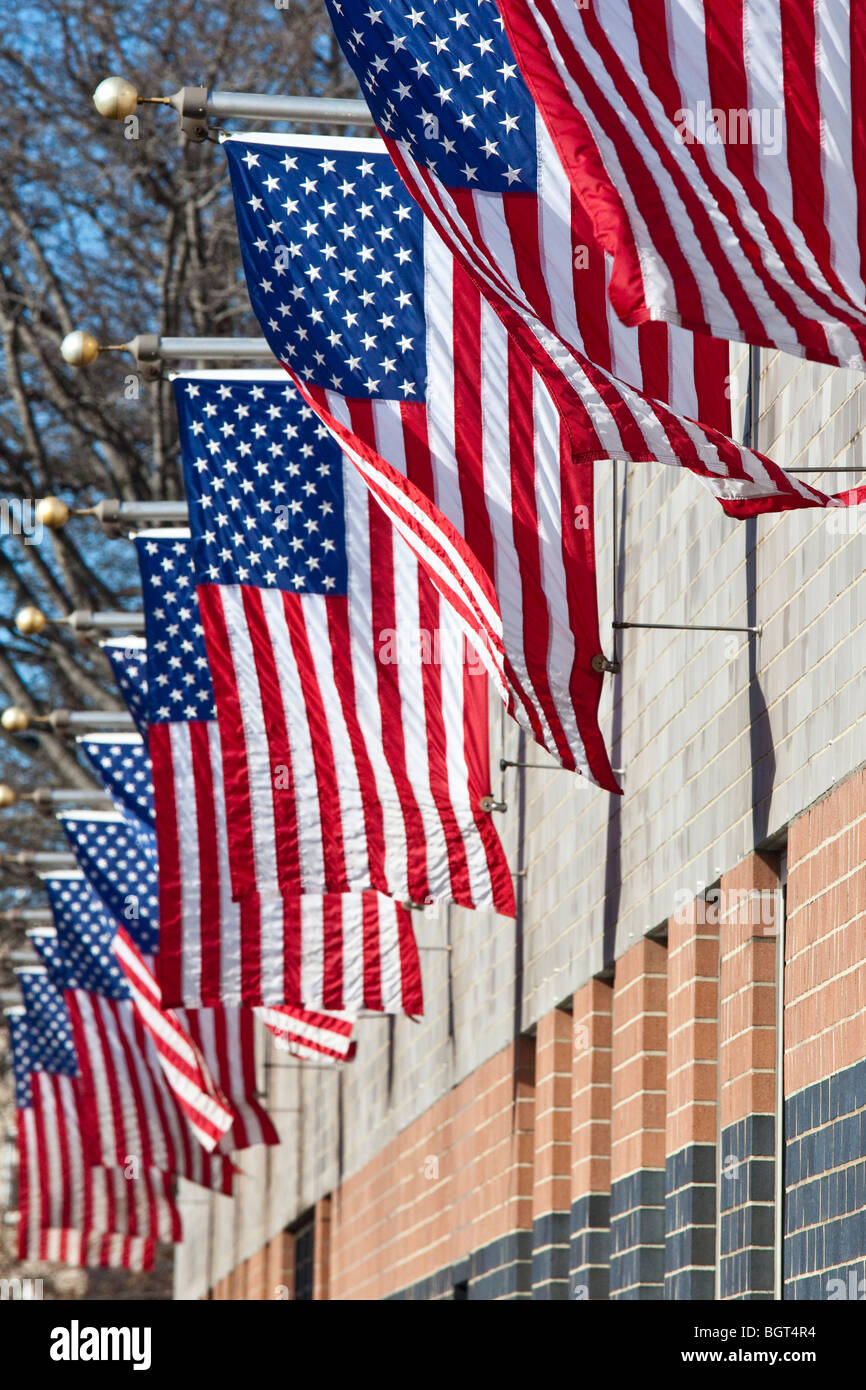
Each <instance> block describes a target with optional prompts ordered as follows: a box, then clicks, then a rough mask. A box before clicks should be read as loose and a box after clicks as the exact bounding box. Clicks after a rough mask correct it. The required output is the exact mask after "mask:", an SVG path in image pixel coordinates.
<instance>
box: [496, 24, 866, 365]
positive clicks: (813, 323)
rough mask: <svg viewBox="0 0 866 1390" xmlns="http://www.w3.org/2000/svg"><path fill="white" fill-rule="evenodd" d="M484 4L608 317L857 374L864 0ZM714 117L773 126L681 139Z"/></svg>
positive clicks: (861, 299)
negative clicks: (585, 220)
mask: <svg viewBox="0 0 866 1390" xmlns="http://www.w3.org/2000/svg"><path fill="white" fill-rule="evenodd" d="M498 3H499V9H500V12H501V14H502V17H503V19H504V21H505V24H506V28H507V30H508V33H509V37H510V39H511V42H512V45H513V47H514V51H515V55H516V57H517V60H518V63H519V64H520V68H521V71H522V73H523V76H524V78H525V80H526V81H527V83H528V84H529V86H530V88H531V90H532V92H533V95H534V97H535V100H536V102H537V103H538V106H539V108H540V110H541V112H542V114H543V116H544V119H545V121H546V123H547V125H548V127H549V129H550V132H551V137H552V139H553V141H554V142H555V144H556V147H557V149H558V151H559V154H560V156H561V159H562V162H563V164H564V166H565V168H566V170H567V172H568V175H569V178H570V181H571V184H572V187H573V188H574V190H575V192H576V193H577V196H578V197H579V198H580V199H581V200H582V201H583V203H584V205H585V206H586V208H587V210H588V212H589V213H590V215H591V216H592V218H593V222H594V225H595V227H596V231H597V234H598V236H599V239H600V240H601V241H602V242H603V244H604V245H605V247H606V248H607V250H608V251H609V252H610V253H611V254H612V255H613V257H614V262H615V263H614V273H613V278H612V281H611V302H612V303H613V305H614V306H615V308H616V311H617V313H618V314H619V315H620V316H621V317H622V318H623V319H624V320H625V321H626V322H630V323H637V322H640V321H641V320H644V319H650V318H651V319H664V320H667V321H668V322H671V323H681V324H683V325H684V326H686V327H687V328H691V329H695V330H697V331H700V332H709V333H716V334H718V335H719V336H720V337H724V338H731V339H735V340H739V341H744V342H750V343H758V344H765V345H767V346H771V347H777V348H782V349H783V350H785V351H786V352H792V353H796V354H799V355H802V356H806V357H811V358H813V359H815V360H817V361H821V362H830V363H834V364H837V365H840V366H847V367H855V368H858V369H859V370H861V371H862V370H863V369H864V367H866V290H864V279H866V274H864V261H866V214H864V197H866V195H864V193H863V191H862V190H863V187H864V183H866V135H864V121H863V103H864V101H866V95H864V79H866V42H864V32H866V4H864V3H863V0H814V2H813V3H804V0H674V3H670V4H667V5H664V6H654V5H650V4H646V3H645V0H592V4H591V5H586V6H584V5H581V6H578V5H576V4H575V3H574V0H498ZM713 109H715V110H717V111H721V112H723V113H724V116H725V120H726V122H727V121H728V119H729V115H728V113H730V112H735V113H736V112H740V111H750V110H751V111H756V112H757V113H759V115H760V113H766V115H765V116H764V117H763V119H764V120H766V121H767V122H768V123H769V122H771V121H776V122H778V125H777V128H776V130H775V131H774V129H773V127H772V126H770V125H769V124H768V126H767V127H766V128H765V138H764V139H763V140H762V139H756V138H755V136H754V134H753V135H752V138H751V140H742V139H739V138H736V139H733V140H732V139H730V138H728V137H729V134H730V131H729V130H728V128H727V127H726V128H725V131H724V134H725V138H724V139H722V140H718V141H714V142H712V143H711V142H709V141H707V140H705V139H704V138H698V139H695V140H692V141H690V140H688V139H687V140H683V139H682V138H681V135H682V133H683V132H684V131H685V130H686V126H685V123H684V113H686V112H688V113H690V115H691V119H692V122H693V126H697V127H698V128H699V134H700V135H701V137H703V135H704V130H705V121H704V119H703V117H704V115H705V113H708V112H709V111H711V110H713ZM736 130H737V135H740V134H741V132H740V130H739V127H736ZM777 134H778V147H776V145H777V140H776V135H777Z"/></svg>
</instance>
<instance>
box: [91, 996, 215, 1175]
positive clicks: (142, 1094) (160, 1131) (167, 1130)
mask: <svg viewBox="0 0 866 1390" xmlns="http://www.w3.org/2000/svg"><path fill="white" fill-rule="evenodd" d="M64 999H65V1001H66V1006H67V1009H68V1010H69V1016H70V1019H71V1021H72V1027H73V1035H74V1040H75V1049H76V1055H77V1057H78V1065H79V1069H80V1076H79V1078H78V1079H77V1080H76V1083H75V1084H76V1088H77V1090H78V1094H79V1099H80V1102H81V1107H82V1115H83V1116H85V1117H86V1123H83V1125H82V1129H83V1133H84V1135H85V1141H86V1143H87V1145H88V1147H89V1149H90V1153H91V1161H92V1162H93V1163H95V1164H106V1165H110V1166H117V1165H119V1166H120V1167H124V1166H125V1165H126V1164H127V1163H128V1162H129V1160H130V1158H132V1159H134V1160H136V1163H137V1166H138V1169H139V1171H142V1170H143V1169H145V1168H155V1169H159V1170H161V1171H162V1172H166V1173H175V1174H177V1176H178V1177H183V1178H187V1179H188V1180H189V1181H190V1182H194V1183H198V1184H199V1185H200V1186H202V1187H208V1188H212V1189H214V1190H215V1191H218V1192H225V1193H231V1190H232V1174H233V1167H232V1164H231V1162H230V1161H229V1160H228V1159H227V1158H226V1157H224V1156H223V1155H222V1154H213V1153H208V1152H207V1151H206V1150H205V1149H204V1148H203V1146H202V1145H201V1143H200V1142H199V1140H198V1138H197V1136H196V1135H195V1133H194V1132H193V1129H192V1126H191V1125H190V1123H189V1120H188V1118H187V1116H186V1114H185V1112H184V1110H183V1109H182V1108H181V1105H180V1102H179V1100H178V1098H177V1096H176V1094H175V1092H174V1090H173V1089H172V1088H171V1086H169V1084H168V1081H167V1079H166V1077H165V1073H164V1072H163V1069H162V1065H161V1063H160V1059H159V1054H158V1052H157V1049H156V1044H155V1042H154V1040H153V1037H152V1036H151V1034H150V1033H149V1032H148V1030H147V1029H146V1028H145V1026H144V1024H143V1022H142V1020H141V1018H140V1017H139V1015H138V1013H137V1010H136V1008H135V1005H134V1004H133V1003H132V1001H131V1000H126V999H121V1000H113V999H105V998H102V997H101V996H99V995H95V994H88V993H86V992H85V991H84V990H67V991H66V992H65V994H64Z"/></svg>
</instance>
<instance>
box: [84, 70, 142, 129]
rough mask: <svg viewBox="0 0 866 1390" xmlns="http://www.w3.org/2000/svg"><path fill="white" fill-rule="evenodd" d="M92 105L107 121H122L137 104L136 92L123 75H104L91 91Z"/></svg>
mask: <svg viewBox="0 0 866 1390" xmlns="http://www.w3.org/2000/svg"><path fill="white" fill-rule="evenodd" d="M93 105H94V106H95V107H96V109H97V111H98V112H99V114H100V116H105V117H107V119H108V120H109V121H122V120H124V119H125V117H127V116H131V115H132V113H133V111H134V110H135V108H136V106H137V105H138V92H137V91H136V90H135V88H134V87H133V85H132V83H131V82H127V80H126V78H125V77H106V78H105V80H104V81H103V82H100V84H99V86H98V87H97V89H96V91H95V92H94V93H93Z"/></svg>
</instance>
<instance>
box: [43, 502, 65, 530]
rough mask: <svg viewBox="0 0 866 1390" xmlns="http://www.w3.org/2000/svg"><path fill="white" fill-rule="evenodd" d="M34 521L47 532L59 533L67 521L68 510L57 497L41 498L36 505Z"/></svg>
mask: <svg viewBox="0 0 866 1390" xmlns="http://www.w3.org/2000/svg"><path fill="white" fill-rule="evenodd" d="M36 520H37V521H38V522H39V523H40V525H42V526H47V527H48V529H49V531H59V530H60V528H61V526H65V525H66V523H67V521H68V520H69V508H68V507H67V505H66V503H65V502H64V501H62V500H61V498H59V497H43V498H42V499H41V500H40V501H39V502H37V503H36Z"/></svg>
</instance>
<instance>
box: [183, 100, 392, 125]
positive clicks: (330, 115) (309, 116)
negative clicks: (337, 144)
mask: <svg viewBox="0 0 866 1390" xmlns="http://www.w3.org/2000/svg"><path fill="white" fill-rule="evenodd" d="M205 110H206V111H207V114H208V115H209V116H216V117H220V118H223V117H228V116H243V117H246V118H247V119H249V120H254V121H315V123H316V124H317V125H372V124H373V117H372V116H371V115H370V109H369V107H368V106H367V103H366V102H365V101H358V100H356V99H351V98H345V97H283V96H266V95H265V94H264V93H263V92H208V94H207V101H206V104H205Z"/></svg>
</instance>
